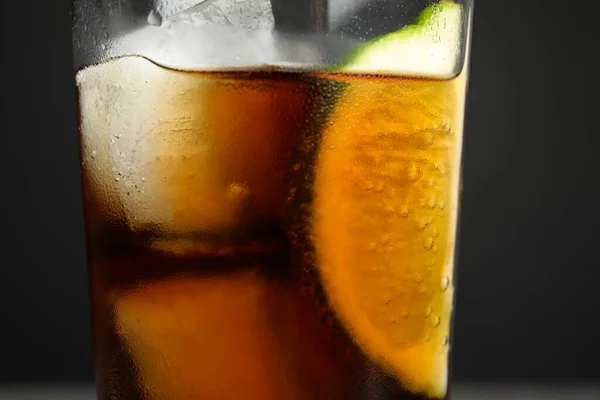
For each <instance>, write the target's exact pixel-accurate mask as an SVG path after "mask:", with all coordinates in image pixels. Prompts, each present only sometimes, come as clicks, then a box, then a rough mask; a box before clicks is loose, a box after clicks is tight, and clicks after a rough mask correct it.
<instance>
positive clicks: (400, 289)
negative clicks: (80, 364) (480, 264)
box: [77, 57, 464, 400]
mask: <svg viewBox="0 0 600 400" xmlns="http://www.w3.org/2000/svg"><path fill="white" fill-rule="evenodd" d="M77 87H78V95H79V109H80V133H81V147H82V163H83V184H84V200H85V213H86V229H87V236H88V258H89V267H90V279H91V296H92V304H93V319H94V321H93V329H94V337H95V353H96V359H97V375H98V387H99V396H100V398H101V399H152V400H154V399H157V400H158V399H160V400H162V399H241V398H243V399H315V398H323V399H380V400H385V399H431V398H436V399H440V398H446V397H445V396H446V386H447V385H446V382H447V361H448V351H449V344H448V343H449V333H450V323H451V306H452V293H453V284H452V281H453V258H454V242H455V227H456V216H457V207H458V190H459V188H458V186H459V185H458V182H459V169H460V163H459V160H460V147H461V133H462V114H463V106H464V104H463V102H464V95H463V94H462V93H464V79H463V77H462V76H459V77H457V78H454V79H451V80H432V79H418V78H407V77H391V76H375V75H372V76H366V75H362V76H358V75H354V76H352V75H343V74H334V73H314V72H302V71H282V70H266V69H264V70H255V71H235V72H181V71H176V70H171V69H167V68H164V67H160V66H158V65H156V64H154V63H152V62H151V61H148V60H147V59H144V58H141V57H123V58H119V59H114V60H111V61H108V62H106V63H104V64H100V65H96V66H92V67H89V68H86V69H83V70H81V71H79V73H78V75H77Z"/></svg>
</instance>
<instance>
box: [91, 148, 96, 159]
mask: <svg viewBox="0 0 600 400" xmlns="http://www.w3.org/2000/svg"><path fill="white" fill-rule="evenodd" d="M92 158H96V150H92Z"/></svg>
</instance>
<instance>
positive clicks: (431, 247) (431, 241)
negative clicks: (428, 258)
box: [425, 236, 435, 250]
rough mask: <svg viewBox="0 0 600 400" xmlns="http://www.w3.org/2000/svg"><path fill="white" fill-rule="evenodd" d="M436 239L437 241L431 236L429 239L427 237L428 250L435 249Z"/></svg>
mask: <svg viewBox="0 0 600 400" xmlns="http://www.w3.org/2000/svg"><path fill="white" fill-rule="evenodd" d="M434 241H435V239H434V238H433V237H431V236H430V237H428V238H427V239H425V248H426V249H427V250H431V249H433V245H434Z"/></svg>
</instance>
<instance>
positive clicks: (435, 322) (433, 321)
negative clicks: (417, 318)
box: [431, 316, 442, 328]
mask: <svg viewBox="0 0 600 400" xmlns="http://www.w3.org/2000/svg"><path fill="white" fill-rule="evenodd" d="M441 322H442V320H441V319H440V317H437V316H436V317H431V325H433V326H434V327H435V328H437V327H438V326H440V323H441Z"/></svg>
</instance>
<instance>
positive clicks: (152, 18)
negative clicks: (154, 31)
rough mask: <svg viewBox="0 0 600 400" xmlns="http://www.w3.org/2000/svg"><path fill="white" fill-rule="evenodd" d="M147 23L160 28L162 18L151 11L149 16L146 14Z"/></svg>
mask: <svg viewBox="0 0 600 400" xmlns="http://www.w3.org/2000/svg"><path fill="white" fill-rule="evenodd" d="M148 23H149V24H150V25H153V26H161V25H162V16H161V15H160V14H159V13H158V12H156V11H155V10H152V11H150V14H148Z"/></svg>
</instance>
